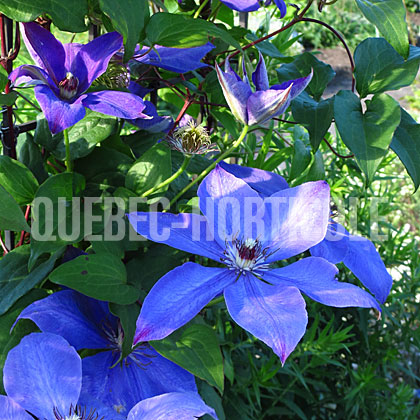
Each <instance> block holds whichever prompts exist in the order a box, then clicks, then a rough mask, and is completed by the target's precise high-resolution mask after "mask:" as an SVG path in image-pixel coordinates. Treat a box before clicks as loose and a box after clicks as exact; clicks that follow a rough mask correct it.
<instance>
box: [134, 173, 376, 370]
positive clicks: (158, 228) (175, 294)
mask: <svg viewBox="0 0 420 420" xmlns="http://www.w3.org/2000/svg"><path fill="white" fill-rule="evenodd" d="M276 182H278V181H276ZM198 196H199V206H200V210H201V212H202V213H203V216H202V215H198V214H188V213H181V214H169V213H143V212H140V213H130V214H129V215H128V218H129V220H130V222H131V224H132V225H133V227H134V229H135V230H136V231H137V232H138V233H140V234H141V235H143V236H145V237H146V238H148V239H150V240H152V241H155V242H160V243H164V244H167V245H170V246H172V247H174V248H178V249H181V250H183V251H187V252H190V253H192V254H197V255H201V256H203V257H206V258H209V259H211V260H214V261H217V262H219V263H221V264H222V265H223V267H204V266H202V265H199V264H196V263H192V262H187V263H185V264H184V265H182V266H181V267H177V268H175V269H174V270H172V271H170V272H169V273H167V274H166V275H164V276H163V277H162V278H161V279H160V280H159V281H158V282H157V283H156V284H155V285H154V286H153V288H152V289H151V291H150V292H149V294H148V295H147V297H146V299H145V301H144V303H143V306H142V309H141V312H140V316H139V318H138V320H137V329H136V334H135V338H134V342H135V343H137V342H140V341H144V340H159V339H162V338H164V337H166V336H167V335H169V334H170V333H171V332H173V331H174V330H176V329H177V328H179V327H181V326H182V325H184V324H185V323H187V322H188V321H190V320H191V319H192V318H193V317H194V316H195V315H196V314H197V313H198V312H199V311H200V310H201V309H202V308H203V307H204V306H205V305H206V304H207V303H208V302H210V300H212V299H213V298H214V297H216V296H218V295H219V294H221V293H223V294H224V299H225V302H226V306H227V309H228V311H229V313H230V315H231V317H232V318H233V320H234V321H236V323H238V324H239V325H240V326H241V327H243V328H244V329H246V330H247V331H249V332H250V333H252V334H253V335H254V336H255V337H257V338H259V339H260V340H262V341H264V342H265V343H266V344H267V345H268V346H270V347H271V348H272V349H273V351H274V352H275V353H276V354H277V355H278V356H279V357H280V359H281V361H282V363H284V362H285V360H286V359H287V357H288V356H289V354H290V353H291V352H292V350H293V349H294V348H295V346H296V345H297V343H298V342H299V340H300V339H301V338H302V336H303V334H304V332H305V329H306V324H307V313H306V310H305V301H304V299H303V297H302V295H301V292H303V293H304V294H306V295H307V296H309V297H310V298H311V299H313V300H316V301H318V302H320V303H323V304H325V305H329V306H336V307H348V306H358V307H366V308H376V309H378V310H380V307H379V304H378V302H377V301H376V300H375V299H374V298H373V297H372V296H371V295H370V294H369V293H367V292H365V291H364V290H362V289H360V288H359V287H357V286H354V285H352V284H349V283H344V282H339V281H337V280H336V279H335V276H336V274H337V272H338V270H337V268H336V267H335V266H334V265H333V264H331V263H329V262H328V261H327V260H325V259H323V258H319V257H308V258H303V259H301V260H299V261H297V262H294V263H292V264H289V265H286V266H283V267H278V266H276V265H274V263H276V262H278V261H282V260H286V259H288V258H291V257H293V256H295V255H298V254H300V253H302V252H304V251H306V250H308V249H309V248H311V247H313V246H315V245H316V244H318V243H319V242H321V241H322V240H323V239H324V237H325V234H326V231H327V226H328V220H329V211H330V210H329V200H330V194H329V186H328V184H327V183H326V182H325V181H317V182H308V183H305V184H302V185H300V186H298V187H295V188H286V189H282V190H281V191H278V192H276V193H274V194H271V195H270V196H269V197H268V198H266V199H264V198H262V197H261V196H260V195H259V194H258V193H257V192H256V191H255V190H254V189H253V188H252V186H251V185H249V184H248V183H247V182H245V180H243V179H241V178H239V177H236V176H234V175H232V174H231V173H229V172H228V171H226V170H225V169H223V167H222V166H220V165H217V166H216V168H215V169H214V170H213V171H212V172H210V174H209V175H207V177H206V178H205V179H204V180H203V181H202V183H201V184H200V186H199V189H198Z"/></svg>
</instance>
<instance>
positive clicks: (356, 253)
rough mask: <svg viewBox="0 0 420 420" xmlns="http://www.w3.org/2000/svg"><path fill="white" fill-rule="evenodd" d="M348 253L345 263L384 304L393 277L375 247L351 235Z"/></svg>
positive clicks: (365, 240)
mask: <svg viewBox="0 0 420 420" xmlns="http://www.w3.org/2000/svg"><path fill="white" fill-rule="evenodd" d="M348 245H349V247H348V252H347V254H346V256H345V258H344V260H343V263H344V265H345V266H346V267H348V268H349V269H350V270H351V271H352V272H353V274H354V275H355V276H356V277H357V278H358V279H359V280H360V281H361V282H362V283H363V284H364V285H365V286H366V287H367V288H368V289H369V290H370V291H371V292H372V293H373V294H374V295H375V296H376V298H377V299H378V300H379V301H380V302H381V303H384V302H385V301H386V298H387V297H388V295H389V292H390V290H391V287H392V277H391V276H390V275H389V273H388V271H387V270H386V267H385V264H384V263H383V261H382V259H381V257H380V255H379V253H378V251H376V248H375V245H373V243H372V242H371V241H369V240H368V239H366V238H363V237H361V236H355V235H350V236H349V242H348Z"/></svg>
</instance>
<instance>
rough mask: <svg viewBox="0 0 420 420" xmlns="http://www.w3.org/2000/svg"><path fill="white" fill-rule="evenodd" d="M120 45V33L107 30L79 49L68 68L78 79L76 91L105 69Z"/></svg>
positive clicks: (81, 90)
mask: <svg viewBox="0 0 420 420" xmlns="http://www.w3.org/2000/svg"><path fill="white" fill-rule="evenodd" d="M122 46H123V37H122V35H120V34H119V33H118V32H109V33H107V34H104V35H101V36H99V37H98V38H95V39H94V40H93V41H90V42H89V43H88V44H85V45H83V46H82V47H81V48H80V49H79V51H78V53H77V55H76V56H75V57H74V59H73V60H72V66H71V69H70V71H71V73H72V74H73V75H74V76H76V77H77V78H78V79H79V87H78V93H82V92H84V91H85V90H86V89H88V87H89V86H90V85H91V83H92V82H93V81H94V80H95V79H96V78H98V77H99V76H100V75H101V74H102V73H104V72H105V71H106V69H107V67H108V63H109V60H111V58H112V56H113V55H114V54H115V53H116V52H117V51H118V50H119V49H121V48H122Z"/></svg>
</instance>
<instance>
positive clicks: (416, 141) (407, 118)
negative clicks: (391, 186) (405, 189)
mask: <svg viewBox="0 0 420 420" xmlns="http://www.w3.org/2000/svg"><path fill="white" fill-rule="evenodd" d="M391 149H392V150H393V151H394V152H395V153H396V154H397V155H398V157H399V158H400V159H401V162H402V163H403V164H404V166H405V168H406V169H407V172H408V174H409V175H410V177H411V179H412V180H413V182H414V186H415V189H416V190H417V188H418V187H419V185H420V124H417V122H416V121H415V120H414V119H413V118H412V117H411V115H410V114H409V113H408V112H406V111H405V110H404V109H402V108H401V123H400V125H399V126H398V128H397V130H396V131H395V133H394V137H393V139H392V142H391Z"/></svg>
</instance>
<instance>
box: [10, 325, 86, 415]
mask: <svg viewBox="0 0 420 420" xmlns="http://www.w3.org/2000/svg"><path fill="white" fill-rule="evenodd" d="M3 382H4V388H5V390H6V392H7V395H8V396H9V397H10V398H12V399H13V400H14V401H15V402H16V403H18V404H19V405H20V406H21V407H23V408H24V409H25V410H28V411H30V412H31V413H33V414H34V415H35V416H37V417H40V418H46V419H51V418H53V408H54V407H56V408H57V409H58V410H59V411H60V412H62V413H64V412H68V410H69V408H70V405H71V404H73V405H74V404H76V403H77V400H78V399H79V394H80V389H81V385H82V362H81V359H80V357H79V355H78V354H77V352H76V350H75V349H74V348H73V347H71V346H70V345H69V343H68V342H67V341H66V340H64V338H62V337H60V336H58V335H55V334H49V333H34V334H30V335H27V336H26V337H24V338H23V339H22V341H21V342H20V344H18V345H17V346H16V347H15V348H13V349H12V350H10V351H9V354H8V355H7V359H6V362H5V364H4V369H3Z"/></svg>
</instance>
